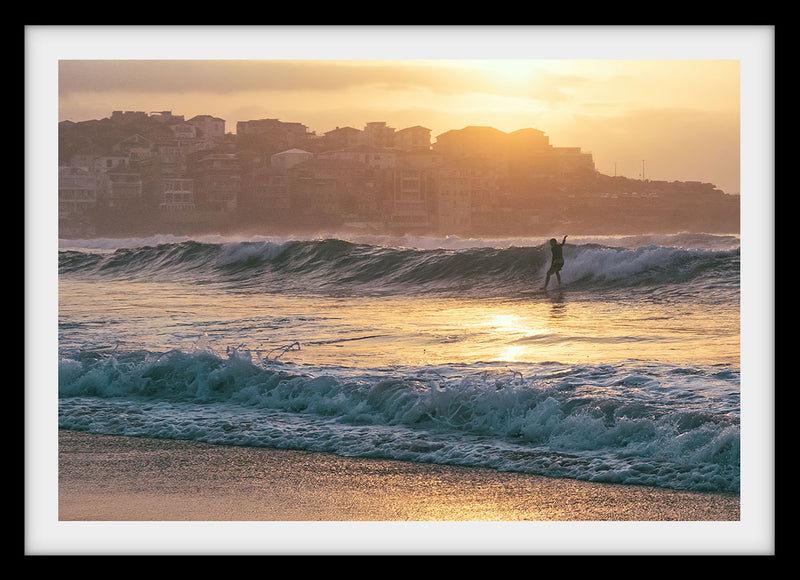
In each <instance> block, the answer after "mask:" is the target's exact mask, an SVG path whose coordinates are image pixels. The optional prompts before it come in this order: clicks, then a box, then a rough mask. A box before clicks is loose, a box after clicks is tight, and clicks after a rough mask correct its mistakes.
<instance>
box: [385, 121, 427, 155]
mask: <svg viewBox="0 0 800 580" xmlns="http://www.w3.org/2000/svg"><path fill="white" fill-rule="evenodd" d="M394 147H395V148H396V149H399V150H400V151H430V149H431V130H430V129H428V128H426V127H421V126H420V125H415V126H414V127H406V128H405V129H400V130H399V131H396V132H395V134H394Z"/></svg>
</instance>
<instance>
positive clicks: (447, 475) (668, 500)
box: [58, 430, 741, 522]
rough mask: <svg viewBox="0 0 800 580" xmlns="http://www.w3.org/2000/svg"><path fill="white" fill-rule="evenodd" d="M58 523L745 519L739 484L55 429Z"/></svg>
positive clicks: (677, 520)
mask: <svg viewBox="0 0 800 580" xmlns="http://www.w3.org/2000/svg"><path fill="white" fill-rule="evenodd" d="M58 492H59V493H58V519H59V521H183V522H188V521H220V522H221V521H296V522H322V521H329V522H345V521H382V522H387V521H392V522H420V521H428V522H430V521H450V522H452V521H459V522H464V521H484V522H486V521H495V522H499V521H503V522H509V521H512V522H534V521H535V522H565V521H569V522H578V521H603V522H630V521H672V522H710V521H723V522H737V521H739V520H740V517H741V509H740V497H739V495H736V494H724V493H702V492H686V491H675V490H668V489H661V488H654V487H644V486H642V487H639V486H626V485H617V484H601V483H591V482H582V481H576V480H565V479H554V478H548V477H544V476H536V475H527V474H520V473H505V472H498V471H495V470H492V469H487V468H472V467H459V466H446V465H435V464H420V463H411V462H403V461H396V460H383V459H361V458H350V457H340V456H337V455H332V454H326V453H317V452H306V451H292V450H281V449H266V448H252V447H232V446H218V445H210V444H205V443H199V442H193V441H182V440H163V439H147V438H136V437H124V436H112V435H96V434H90V433H84V432H78V431H67V430H59V431H58Z"/></svg>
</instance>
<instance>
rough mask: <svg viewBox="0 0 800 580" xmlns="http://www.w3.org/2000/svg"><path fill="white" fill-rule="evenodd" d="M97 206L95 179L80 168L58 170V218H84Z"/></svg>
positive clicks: (60, 168)
mask: <svg viewBox="0 0 800 580" xmlns="http://www.w3.org/2000/svg"><path fill="white" fill-rule="evenodd" d="M96 205H97V179H96V177H95V176H94V174H92V173H90V172H89V171H88V170H86V169H85V168H82V167H59V168H58V217H59V219H72V218H80V217H83V216H85V215H86V214H87V213H88V212H89V211H91V210H92V209H94V208H95V206H96Z"/></svg>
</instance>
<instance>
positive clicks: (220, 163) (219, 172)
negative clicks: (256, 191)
mask: <svg viewBox="0 0 800 580" xmlns="http://www.w3.org/2000/svg"><path fill="white" fill-rule="evenodd" d="M187 177H189V178H192V179H194V194H195V204H196V206H197V209H198V210H202V211H206V212H211V213H226V212H231V211H234V210H236V209H237V208H238V207H239V193H240V186H241V172H240V167H239V160H238V159H237V157H236V155H235V154H232V153H209V152H199V153H197V154H196V155H194V156H193V157H192V158H191V163H190V168H189V173H188V175H187Z"/></svg>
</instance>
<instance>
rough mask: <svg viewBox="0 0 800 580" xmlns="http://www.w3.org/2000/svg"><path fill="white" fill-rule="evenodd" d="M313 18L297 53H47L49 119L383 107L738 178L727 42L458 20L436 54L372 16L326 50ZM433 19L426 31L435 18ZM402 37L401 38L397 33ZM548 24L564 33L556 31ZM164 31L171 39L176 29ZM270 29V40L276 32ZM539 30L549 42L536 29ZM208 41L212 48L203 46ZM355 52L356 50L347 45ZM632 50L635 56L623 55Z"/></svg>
mask: <svg viewBox="0 0 800 580" xmlns="http://www.w3.org/2000/svg"><path fill="white" fill-rule="evenodd" d="M579 28H580V27H579ZM326 30H327V29H324V30H323V31H322V32H324V31H326ZM312 31H313V32H312V33H311V36H312V37H314V38H315V39H316V46H317V49H316V50H311V51H309V50H305V51H299V53H300V55H301V56H303V58H291V55H292V54H293V53H292V52H291V51H288V50H285V49H284V48H281V49H280V50H274V51H273V52H274V54H275V55H276V58H263V55H264V54H265V53H266V54H267V55H269V54H270V51H269V50H267V51H257V50H254V51H238V52H234V55H233V57H232V56H229V54H230V53H228V52H226V51H223V50H219V51H218V52H214V51H213V50H199V51H198V52H196V53H189V52H185V53H184V52H180V51H179V52H178V53H177V54H178V58H174V57H173V56H172V54H171V53H174V51H171V50H162V51H160V52H159V51H156V52H155V53H154V54H153V53H152V51H151V52H150V53H146V54H145V55H144V56H137V55H136V53H135V52H134V51H132V50H131V49H128V50H108V51H104V50H99V51H98V52H99V53H100V54H98V55H95V56H93V57H91V59H89V58H85V57H83V58H75V57H74V56H72V54H70V51H64V54H63V55H60V56H59V59H58V119H59V121H60V120H66V119H69V120H72V121H82V120H87V119H99V118H104V117H107V116H110V114H111V111H112V110H139V111H158V110H171V111H172V112H173V113H174V114H178V115H184V116H185V118H187V119H188V118H191V117H192V116H194V115H198V114H209V115H213V116H217V117H221V118H223V119H225V120H226V128H227V131H228V132H235V129H236V122H237V121H246V120H252V119H261V118H277V119H280V120H282V121H287V122H299V123H302V124H304V125H306V126H307V127H308V128H309V130H311V131H315V132H316V133H324V132H326V131H329V130H331V129H334V128H335V127H337V126H352V127H355V128H359V129H361V128H363V127H364V125H365V124H366V123H368V122H372V121H385V122H387V124H388V125H389V126H391V127H394V128H395V129H402V128H405V127H409V126H412V125H423V126H425V127H427V128H429V129H431V134H432V137H433V138H434V139H435V137H436V135H439V134H441V133H443V132H445V131H448V130H450V129H460V128H463V127H465V126H468V125H489V126H493V127H496V128H498V129H501V130H503V131H514V130H516V129H523V128H528V127H533V128H536V129H539V130H541V131H543V132H544V133H545V134H547V135H548V137H549V138H550V143H551V144H552V145H554V146H557V147H580V148H581V149H582V150H584V151H588V152H591V153H592V155H593V157H594V160H595V165H596V167H597V169H598V170H599V171H600V172H601V173H605V174H608V175H613V174H615V173H616V174H617V175H625V176H627V177H634V178H638V177H640V176H641V172H642V168H643V166H644V171H645V177H646V178H648V179H654V180H667V181H672V180H697V181H707V182H711V183H714V184H715V185H717V186H718V187H720V188H722V189H723V190H724V191H726V192H728V193H738V192H739V191H740V145H741V143H740V130H741V125H740V115H741V103H740V100H741V99H740V98H741V94H740V86H741V84H740V80H741V79H740V73H741V71H740V60H739V59H737V58H730V57H728V56H726V55H725V52H724V51H722V52H721V55H722V56H724V58H721V57H717V56H716V55H715V53H714V51H710V56H713V57H714V58H708V57H707V56H709V55H706V54H703V52H704V51H703V50H700V51H699V53H700V54H699V55H698V58H694V57H692V58H689V57H687V56H686V55H685V54H682V53H681V52H680V51H678V50H676V49H670V50H662V51H660V52H659V51H655V52H654V51H652V50H647V45H646V43H645V42H644V41H643V40H640V41H639V43H638V44H637V45H636V46H638V47H640V48H641V50H637V51H632V52H630V53H628V52H624V51H623V52H622V54H628V56H627V57H626V58H620V57H603V56H604V54H603V53H604V51H601V50H591V49H589V50H587V49H583V51H578V50H570V51H566V53H567V56H568V57H563V56H559V55H557V54H556V56H559V57H550V53H549V52H548V51H541V50H537V49H536V48H537V47H540V46H541V44H538V45H535V47H534V48H530V47H529V48H527V49H526V50H523V49H522V48H520V49H517V48H516V46H517V45H513V46H509V45H507V44H504V43H503V40H505V35H503V34H500V36H499V37H494V40H495V41H496V43H497V44H498V45H499V48H498V49H497V50H495V51H494V52H493V51H491V50H483V51H477V53H476V52H475V51H472V50H469V46H470V40H469V39H473V38H474V39H475V40H476V41H477V40H483V39H484V37H483V36H481V34H479V32H482V31H481V30H480V29H478V30H474V29H468V30H467V31H465V34H462V35H461V36H459V40H460V42H462V49H461V50H460V51H455V52H454V51H448V50H442V51H435V50H434V51H428V52H430V54H431V56H435V57H436V58H421V57H420V54H422V55H425V54H427V53H426V52H425V51H424V50H416V51H414V50H411V49H407V50H405V51H403V50H389V51H387V50H385V47H384V50H372V49H371V48H372V47H380V46H381V44H380V42H379V40H380V39H379V38H378V37H380V36H381V35H380V34H378V33H380V32H384V31H383V30H380V29H379V30H378V33H376V36H375V37H371V38H368V39H363V38H359V39H358V40H359V42H360V44H359V43H355V46H356V49H352V48H351V49H349V50H331V51H326V50H321V49H320V48H319V46H320V45H322V46H327V45H328V44H329V43H328V41H326V40H325V38H326V37H325V36H324V35H322V37H323V38H321V39H320V38H317V37H316V36H314V34H313V33H314V32H317V30H316V29H313V27H312ZM335 31H336V30H335V28H334V32H335ZM515 31H516V29H514V28H512V29H509V32H515ZM525 31H526V30H525V29H523V30H522V32H525ZM279 32H281V33H286V31H284V30H281V31H279ZM305 32H308V31H305ZM340 32H341V31H340ZM357 32H361V29H358V30H357ZM403 32H406V33H407V32H408V31H403ZM422 32H428V29H425V28H423V30H422ZM430 32H431V34H430V35H429V36H431V37H433V36H434V34H433V33H435V32H437V31H436V30H435V29H434V30H432V31H430ZM462 32H464V31H462ZM495 32H496V31H495ZM502 32H505V29H503V30H501V33H502ZM528 32H529V34H528V35H524V34H522V35H515V34H509V35H508V36H509V37H510V38H511V39H512V40H513V39H515V38H516V39H517V42H518V44H519V42H521V40H520V39H523V40H527V39H529V38H531V36H532V35H531V34H530V31H528ZM548 32H551V31H548ZM580 32H583V30H579V32H578V36H580ZM587 32H588V31H587ZM600 32H603V31H602V30H601V31H600ZM606 32H608V33H609V34H611V33H613V31H606ZM470 33H471V34H470ZM464 35H466V36H467V40H466V41H465V40H464V39H463V36H464ZM245 36H246V35H245ZM278 36H279V37H280V34H279V35H278ZM355 36H358V34H355ZM387 36H388V37H389V38H390V39H391V38H392V35H391V34H387ZM623 36H624V35H623ZM258 38H261V39H262V40H263V39H264V38H265V37H263V36H261V37H258ZM281 38H282V39H283V41H284V43H285V41H286V38H285V37H281ZM306 38H308V37H306ZM333 38H342V36H338V37H337V36H334V37H333ZM400 38H401V39H406V41H407V42H408V40H407V39H408V34H406V35H405V36H402V35H401V37H400ZM411 38H412V39H414V36H413V35H411ZM490 38H491V37H490ZM537 38H538V37H537ZM549 38H551V39H558V41H562V40H561V39H562V36H560V35H559V36H550V37H549ZM601 38H605V37H604V36H601ZM639 38H641V37H639ZM173 40H174V41H175V42H174V43H173V44H174V45H180V38H177V39H173ZM264 42H267V41H266V40H265V41H264ZM270 42H272V44H271V46H273V47H274V46H276V42H278V41H274V40H271V41H270ZM415 42H417V41H416V40H415ZM465 42H466V45H464V44H463V43H465ZM509 42H511V41H509ZM540 42H544V43H545V45H547V46H550V45H551V44H552V45H554V46H555V44H554V42H555V41H552V42H550V44H547V39H546V38H545V40H544V41H541V40H540ZM562 42H563V41H562ZM575 42H576V45H578V43H577V40H576V41H575ZM267 44H269V42H267ZM440 44H442V45H447V43H445V42H444V41H443V42H441V43H440ZM476 44H480V43H479V42H476ZM295 45H296V44H295ZM170 46H172V45H170ZM280 46H281V47H284V44H282V45H280ZM331 46H338V45H333V44H331ZM364 46H369V47H370V49H369V50H366V49H363V47H364ZM393 46H394V45H393ZM435 46H439V45H435ZM448 46H449V45H448ZM481 46H484V47H485V46H487V45H486V44H485V43H484V44H482V45H481ZM523 46H524V45H523ZM569 46H572V45H569ZM700 46H705V45H704V44H702V43H701V44H700ZM358 47H361V51H360V52H358ZM354 50H355V53H354ZM72 52H73V54H74V55H76V56H83V55H85V54H86V51H83V52H82V51H72ZM437 52H441V53H442V54H443V55H444V56H443V57H441V58H440V57H438V55H437ZM542 52H544V54H542ZM561 52H562V54H563V53H564V52H565V51H563V50H562V51H561ZM454 53H455V54H458V55H459V57H458V58H455V57H453V56H452V55H453V54H454ZM484 53H485V54H486V57H482V56H481V57H478V56H476V54H484ZM104 54H107V55H109V56H102V55H104ZM117 54H119V56H117ZM131 54H132V55H133V57H131V56H129V55H131ZM192 54H196V55H197V56H198V57H200V58H194V57H192V56H191V55H192ZM215 54H219V55H220V56H219V57H218V58H217V57H213V58H208V55H215ZM243 54H252V55H253V58H249V57H248V58H243V57H242V56H243ZM352 54H357V55H359V56H358V58H352V57H348V55H352ZM383 54H388V55H389V56H387V57H383V56H382V55H383ZM397 54H408V55H409V57H408V58H405V57H398V56H396V55H397ZM554 54H555V53H554ZM610 54H612V55H614V54H616V53H615V52H614V51H611V52H610ZM637 54H641V55H642V56H643V57H642V58H639V57H633V56H634V55H637ZM649 54H655V55H657V56H658V58H650V57H649ZM162 55H163V57H162ZM287 55H288V56H287ZM308 55H320V56H316V57H315V58H308V57H307V56H308ZM372 55H376V56H379V57H380V58H371V57H372ZM574 55H579V56H581V57H580V58H578V57H576V56H574ZM595 55H597V56H600V57H603V58H597V57H596V56H595ZM672 55H674V56H672ZM512 57H513V58H512ZM643 162H644V163H643Z"/></svg>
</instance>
